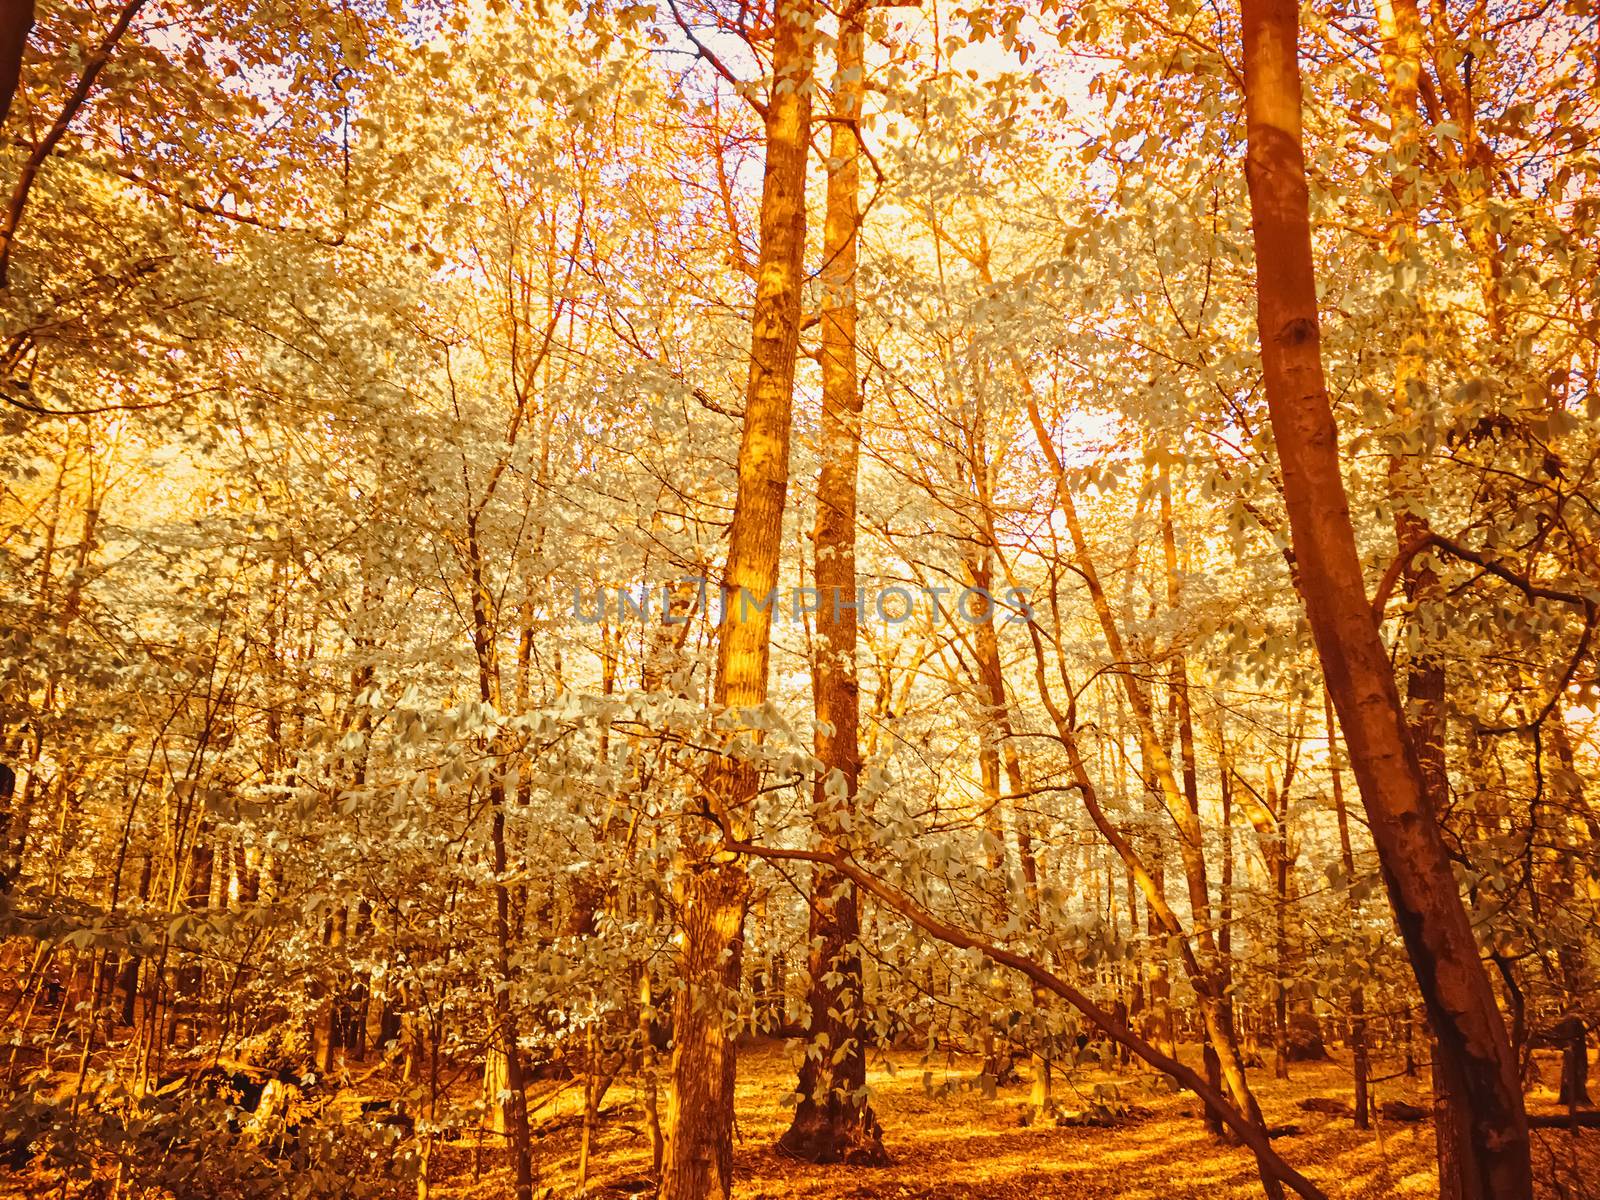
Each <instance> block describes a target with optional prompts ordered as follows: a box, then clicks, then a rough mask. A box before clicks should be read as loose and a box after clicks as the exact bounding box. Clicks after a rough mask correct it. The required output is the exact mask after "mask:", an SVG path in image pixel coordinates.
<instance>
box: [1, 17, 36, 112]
mask: <svg viewBox="0 0 1600 1200" xmlns="http://www.w3.org/2000/svg"><path fill="white" fill-rule="evenodd" d="M32 32H33V0H3V3H0V125H4V124H5V120H6V117H8V116H9V115H10V114H11V101H12V100H14V99H15V98H16V95H17V87H18V86H19V85H20V84H21V82H22V57H23V55H24V54H25V53H26V51H27V49H28V34H30V33H32Z"/></svg>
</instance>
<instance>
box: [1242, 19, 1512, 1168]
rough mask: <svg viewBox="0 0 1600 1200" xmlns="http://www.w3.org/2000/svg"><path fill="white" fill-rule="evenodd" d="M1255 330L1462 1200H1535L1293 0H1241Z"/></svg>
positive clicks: (1309, 610) (1306, 574) (1326, 649)
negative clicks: (1383, 607)
mask: <svg viewBox="0 0 1600 1200" xmlns="http://www.w3.org/2000/svg"><path fill="white" fill-rule="evenodd" d="M1241 18H1242V20H1241V24H1242V30H1243V39H1244V67H1245V80H1244V83H1245V115H1246V134H1247V145H1248V152H1247V157H1246V166H1245V176H1246V181H1247V183H1248V185H1249V191H1250V207H1251V225H1252V232H1253V235H1254V240H1255V250H1256V303H1257V325H1258V329H1259V334H1260V339H1261V360H1262V368H1263V376H1264V381H1265V385H1266V393H1267V403H1268V408H1269V410H1270V413H1271V420H1272V429H1273V433H1274V436H1275V439H1276V442H1277V449H1278V458H1279V463H1280V466H1281V468H1282V472H1283V490H1284V498H1285V502H1286V506H1287V508H1288V511H1289V525H1290V533H1291V538H1292V543H1293V547H1294V553H1295V558H1296V562H1297V565H1298V567H1299V570H1300V572H1301V578H1302V580H1303V582H1304V587H1303V588H1302V594H1303V596H1304V600H1305V606H1306V614H1307V617H1308V618H1309V621H1310V624H1311V629H1312V634H1313V636H1314V637H1315V639H1316V643H1317V651H1318V655H1319V657H1320V658H1321V660H1322V666H1323V673H1324V675H1325V676H1326V679H1327V684H1328V691H1329V693H1330V694H1331V695H1332V697H1333V702H1334V707H1335V708H1336V709H1337V711H1338V714H1339V722H1340V725H1341V727H1342V728H1343V730H1344V734H1345V740H1346V743H1347V745H1348V747H1349V752H1350V762H1351V767H1352V769H1353V770H1354V772H1355V775H1356V780H1357V783H1358V784H1359V786H1360V789H1361V796H1362V800H1363V803H1364V804H1365V807H1366V810H1367V817H1368V824H1369V826H1370V828H1371V830H1372V837H1373V842H1374V844H1375V845H1376V847H1377V850H1378V856H1379V861H1380V863H1381V864H1382V867H1383V871H1384V879H1385V883H1386V884H1387V885H1388V889H1389V896H1390V901H1391V903H1392V905H1393V908H1394V913H1395V918H1396V922H1397V924H1398V925H1399V927H1400V932H1401V935H1402V937H1403V938H1404V940H1405V943H1406V949H1407V951H1408V953H1409V955H1410V959H1411V964H1412V968H1413V970H1414V971H1415V973H1416V976H1417V983H1418V985H1419V987H1420V989H1421V991H1422V995H1423V999H1424V1002H1425V1004H1426V1006H1427V1011H1428V1018H1429V1021H1430V1024H1431V1025H1432V1028H1433V1032H1434V1036H1435V1038H1436V1039H1437V1042H1438V1057H1439V1059H1440V1060H1441V1064H1442V1066H1443V1067H1444V1068H1445V1069H1446V1070H1447V1071H1448V1072H1449V1073H1450V1074H1451V1075H1452V1076H1453V1079H1452V1082H1454V1081H1456V1080H1459V1081H1460V1084H1461V1092H1460V1101H1461V1106H1462V1114H1463V1120H1462V1132H1463V1134H1465V1135H1466V1136H1463V1137H1462V1138H1461V1139H1460V1141H1461V1144H1460V1145H1459V1146H1458V1151H1459V1157H1460V1161H1461V1162H1462V1164H1463V1165H1462V1171H1461V1176H1462V1179H1463V1182H1464V1184H1465V1190H1464V1194H1463V1200H1491V1198H1492V1200H1519V1198H1521V1197H1528V1196H1531V1195H1532V1190H1533V1184H1532V1172H1531V1166H1530V1161H1529V1147H1528V1121H1527V1115H1526V1113H1525V1111H1524V1109H1523V1103H1522V1093H1521V1088H1520V1085H1519V1075H1518V1071H1517V1064H1516V1061H1515V1057H1514V1055H1513V1053H1512V1049H1511V1042H1510V1039H1509V1038H1508V1037H1507V1035H1506V1029H1505V1025H1504V1023H1503V1022H1502V1020H1501V1018H1500V1013H1499V1010H1498V1009H1497V1007H1496V1005H1495V999H1494V992H1493V990H1492V988H1491V987H1490V984H1489V978H1488V976H1487V974H1486V973H1485V972H1484V970H1483V965H1482V963H1481V961H1480V960H1479V957H1478V947H1477V942H1476V940H1475V938H1474V936H1473V932H1472V924H1471V922H1470V920H1469V919H1468V917H1467V912H1466V909H1465V907H1464V906H1463V904H1462V902H1461V895H1460V893H1459V891H1458V890H1457V888H1456V883H1455V876H1454V873H1453V871H1452V869H1451V865H1450V860H1449V857H1448V855H1447V854H1446V852H1445V846H1444V841H1443V839H1442V837H1441V836H1440V833H1439V827H1438V825H1437V823H1436V822H1435V820H1434V818H1433V813H1432V808H1431V805H1430V802H1429V792H1428V782H1427V779H1426V777H1425V775H1424V772H1423V765H1422V762H1421V760H1420V758H1419V756H1418V753H1417V748H1416V745H1415V744H1414V742H1413V741H1412V738H1411V732H1410V729H1409V728H1408V726H1407V723H1406V716H1405V711H1404V709H1403V708H1402V706H1401V702H1400V695H1399V691H1398V689H1397V688H1396V686H1395V679H1394V674H1393V672H1392V671H1391V669H1390V667H1389V661H1388V655H1387V653H1386V652H1385V649H1384V646H1383V642H1382V640H1381V638H1380V637H1379V635H1378V626H1377V622H1376V621H1375V620H1374V618H1373V614H1372V609H1371V607H1370V605H1369V603H1368V599H1367V594H1366V587H1365V583H1364V580H1363V577H1362V570H1361V560H1360V558H1359V556H1358V554H1357V551H1356V544H1355V534H1354V530H1353V528H1352V526H1351V523H1350V510H1349V502H1348V500H1347V498H1346V495H1345V489H1344V478H1343V474H1342V472H1341V466H1340V459H1339V435H1338V428H1337V426H1336V425H1335V423H1334V419H1333V409H1332V406H1331V404H1330V403H1329V400H1328V394H1327V388H1326V384H1325V382H1324V379H1323V373H1322V352H1321V340H1320V334H1319V329H1318V324H1317V294H1316V277H1315V271H1314V268H1313V265H1312V257H1311V220H1310V194H1309V190H1308V187H1307V184H1306V173H1305V155H1304V150H1303V148H1302V145H1301V134H1300V65H1299V57H1298V48H1297V39H1298V36H1299V12H1298V9H1297V7H1296V4H1295V0H1243V5H1242V12H1241Z"/></svg>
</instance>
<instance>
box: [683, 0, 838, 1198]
mask: <svg viewBox="0 0 1600 1200" xmlns="http://www.w3.org/2000/svg"><path fill="white" fill-rule="evenodd" d="M776 8H777V11H776V14H775V24H774V32H773V86H772V89H771V93H770V96H769V99H768V101H767V104H766V106H765V110H764V112H763V117H764V120H765V126H766V150H767V162H766V175H765V179H764V181H763V186H762V191H761V254H760V262H759V264H758V268H757V283H756V302H755V312H754V317H753V321H752V329H751V336H750V375H749V381H748V383H747V385H746V388H745V410H744V434H743V437H742V439H741V441H740V443H739V482H738V492H737V494H736V496H735V498H734V505H733V522H732V524H731V526H730V528H729V531H728V565H727V570H726V572H725V573H724V576H723V580H722V606H723V611H722V615H721V623H720V625H719V627H718V630H717V674H716V687H715V693H714V700H715V703H716V706H717V708H718V710H719V711H726V712H730V713H732V714H735V715H736V714H737V713H738V711H739V710H740V709H747V708H753V707H756V706H758V705H760V704H761V703H762V702H763V701H765V699H766V697H767V662H768V656H769V651H770V639H771V633H772V608H771V607H770V606H769V605H768V604H767V603H766V602H767V601H768V598H769V597H771V598H772V602H773V603H776V597H775V594H774V593H775V589H776V587H777V581H778V558H779V550H780V549H781V547H782V543H783V509H784V502H785V499H786V498H787V494H788V486H789V426H790V413H791V402H792V397H791V392H792V391H793V388H794V367H795V355H796V352H797V351H798V348H799V342H800V293H801V288H802V287H803V285H804V282H805V278H804V272H803V270H802V260H803V258H804V254H805V240H806V201H805V182H806V156H807V151H808V149H809V145H810V143H809V137H810V125H811V89H810V84H811V61H812V54H813V41H814V32H813V26H814V21H815V10H814V8H813V7H812V5H811V3H810V0H780V2H779V3H778V4H777V6H776ZM758 785H759V779H758V778H757V772H756V769H755V767H754V766H753V765H752V764H750V763H748V762H745V761H741V760H738V759H735V758H733V757H731V756H726V755H720V756H717V757H716V758H714V759H713V760H712V762H711V764H710V770H709V771H708V778H707V781H706V786H705V788H704V795H702V796H697V797H695V799H694V800H693V801H692V802H691V804H690V806H689V814H688V815H689V816H690V819H691V820H694V818H695V817H696V816H697V815H698V814H700V813H702V812H704V811H706V810H707V809H709V811H710V815H711V817H712V818H713V821H714V823H715V824H716V825H719V826H720V827H721V828H720V829H708V830H704V837H705V840H704V841H701V842H695V843H693V844H691V845H690V846H688V847H686V850H688V851H689V853H690V855H691V858H692V859H693V860H694V861H693V868H692V869H691V870H690V871H689V872H687V874H686V878H685V883H684V887H683V893H682V896H681V899H680V912H681V923H682V926H683V943H682V944H683V950H682V955H681V959H680V971H681V976H682V978H681V987H680V989H679V991H678V995H677V1000H676V1003H675V1006H674V1014H673V1018H674V1040H673V1048H672V1095H671V1099H670V1105H669V1108H668V1117H667V1130H668V1132H667V1149H666V1157H665V1159H664V1160H663V1165H662V1171H661V1175H662V1178H661V1192H660V1195H661V1200H718V1198H726V1197H727V1196H729V1195H730V1194H731V1192H732V1190H733V1081H734V1071H735V1055H734V1045H733V1041H732V1039H731V1038H730V1037H729V1036H728V1027H727V1021H726V1019H725V1017H724V1013H723V1001H724V997H725V995H726V994H727V993H728V991H729V990H730V988H731V989H732V990H736V989H737V986H738V984H739V981H740V976H741V974H742V970H743V961H744V953H743V949H744V947H743V941H744V938H743V930H744V913H745V904H746V901H747V899H748V890H749V887H748V880H747V878H746V874H745V867H744V864H743V862H742V861H741V860H738V859H734V858H729V857H727V856H724V855H721V854H715V853H707V851H708V850H709V849H710V848H711V847H713V846H714V845H715V844H716V841H717V840H719V839H720V836H721V835H731V836H732V837H733V838H735V839H737V840H739V841H744V840H746V839H747V836H748V832H749V819H750V813H749V809H750V803H751V801H752V800H753V799H754V797H755V794H756V789H757V787H758ZM700 832H701V830H700V829H697V828H694V827H691V826H686V836H688V837H691V838H692V837H694V836H695V835H696V834H699V833H700Z"/></svg>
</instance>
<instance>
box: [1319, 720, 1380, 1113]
mask: <svg viewBox="0 0 1600 1200" xmlns="http://www.w3.org/2000/svg"><path fill="white" fill-rule="evenodd" d="M1322 706H1323V712H1322V715H1323V720H1324V722H1325V725H1326V728H1327V731H1328V771H1329V775H1330V778H1331V781H1332V787H1333V815H1334V818H1335V820H1337V822H1338V824H1339V862H1340V865H1341V866H1343V868H1344V886H1345V889H1346V891H1345V894H1346V896H1347V897H1348V898H1349V899H1348V901H1347V904H1348V910H1347V911H1348V916H1349V927H1350V931H1351V933H1354V932H1355V929H1356V916H1357V905H1356V900H1355V894H1354V892H1353V891H1351V890H1350V889H1351V888H1353V887H1354V885H1355V877H1356V855H1355V850H1354V848H1353V847H1352V846H1351V843H1350V814H1349V812H1348V811H1347V809H1346V808H1345V803H1344V773H1343V772H1342V771H1340V769H1339V730H1338V726H1337V725H1336V724H1335V723H1334V719H1333V699H1332V698H1331V697H1330V696H1328V694H1327V693H1326V692H1324V693H1323V697H1322ZM1358 978H1359V977H1358ZM1350 1056H1351V1058H1352V1059H1353V1063H1352V1070H1353V1071H1354V1073H1355V1088H1356V1095H1355V1105H1356V1111H1355V1122H1356V1128H1357V1129H1366V1128H1368V1127H1369V1126H1370V1125H1371V1123H1372V1104H1371V1098H1370V1096H1369V1094H1368V1081H1369V1079H1370V1078H1371V1075H1372V1064H1371V1062H1370V1059H1369V1051H1368V1046H1367V997H1366V993H1365V991H1363V990H1362V987H1361V984H1360V983H1359V982H1353V983H1351V985H1350Z"/></svg>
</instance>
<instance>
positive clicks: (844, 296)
mask: <svg viewBox="0 0 1600 1200" xmlns="http://www.w3.org/2000/svg"><path fill="white" fill-rule="evenodd" d="M861 11H862V10H861V5H860V4H859V3H855V4H852V5H851V6H850V7H849V8H848V9H846V11H845V12H844V14H843V16H842V17H841V18H840V27H839V40H838V59H837V70H836V71H835V74H834V87H833V102H834V121H833V122H832V127H831V129H832V136H831V138H830V139H829V142H830V144H829V150H828V211H827V218H826V225H825V227H824V232H823V239H822V264H823V265H822V285H823V291H822V432H821V447H820V448H821V457H822V470H821V475H820V478H819V479H818V482H817V527H816V534H815V545H816V586H817V591H818V592H819V593H820V599H819V601H818V603H819V605H820V607H819V608H818V611H817V640H816V662H815V664H814V666H813V672H812V680H813V688H814V691H815V698H816V714H817V723H818V730H817V736H816V752H817V758H818V759H819V760H820V761H821V763H822V769H821V770H820V771H819V772H818V773H817V779H816V782H815V784H814V786H813V801H812V812H813V814H814V817H813V820H814V822H815V826H816V831H817V835H818V839H819V841H820V842H821V844H822V846H823V847H824V849H825V851H826V852H827V853H829V854H833V853H838V852H839V851H840V850H841V849H842V848H843V842H844V840H845V838H846V837H847V836H848V835H847V833H846V830H847V829H848V822H847V821H844V820H841V817H845V816H847V815H848V814H849V813H851V812H852V811H853V810H854V808H855V802H856V784H857V780H858V779H859V777H860V774H861V748H860V743H859V738H858V731H859V726H860V712H859V707H858V698H859V685H858V683H857V681H856V609H855V599H856V476H857V468H858V465H859V463H860V457H861V443H860V438H861V428H860V421H861V403H862V398H861V390H860V386H859V383H858V380H857V378H856V294H855V286H856V233H857V230H858V229H859V227H860V224H861V215H860V211H859V198H858V193H859V191H860V186H861V180H860V167H859V165H858V162H857V158H858V156H859V154H860V147H859V146H858V144H857V141H856V127H855V122H856V121H857V119H859V117H860V116H861V95H862V91H863V79H862V43H863V32H862V27H861ZM808 935H809V936H808V942H809V944H810V947H811V953H810V961H809V964H808V970H809V973H810V985H809V992H808V994H807V1005H808V1010H809V1016H808V1020H807V1025H806V1038H807V1045H806V1056H805V1059H804V1060H803V1061H802V1062H801V1064H800V1079H799V1082H798V1084H797V1085H796V1088H795V1090H796V1091H797V1092H798V1093H799V1096H800V1100H799V1103H798V1104H797V1105H796V1106H795V1111H794V1119H793V1120H792V1121H791V1122H790V1125H789V1128H788V1129H787V1130H786V1131H785V1132H784V1134H783V1137H782V1138H781V1139H779V1143H778V1144H779V1145H780V1146H781V1147H782V1148H783V1149H784V1150H785V1151H786V1152H787V1153H789V1154H792V1155H794V1156H795V1157H796V1158H801V1159H805V1160H807V1161H809V1162H817V1163H829V1162H848V1163H852V1164H855V1165H860V1166H884V1165H886V1164H887V1163H888V1161H889V1156H888V1154H887V1153H886V1152H885V1151H884V1148H883V1138H882V1131H881V1130H880V1128H879V1126H878V1119H877V1117H876V1116H875V1115H874V1113H873V1111H872V1108H871V1106H870V1105H869V1104H868V1103H867V1100H866V1094H865V1093H866V1083H867V1051H866V1042H865V1039H864V1036H863V1029H862V1025H863V1022H862V1015H863V1014H862V1008H863V996H862V991H861V955H860V952H859V951H858V950H857V949H856V948H855V946H856V942H857V940H858V939H859V938H860V936H861V911H860V901H859V898H858V897H857V895H856V890H855V885H854V884H852V883H851V882H850V881H849V880H848V879H845V878H843V877H842V876H840V875H839V874H838V873H837V872H835V871H831V870H829V869H828V867H827V866H826V865H824V864H821V863H819V864H817V866H816V867H815V868H814V869H813V873H812V877H811V916H810V924H809V929H808Z"/></svg>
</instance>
